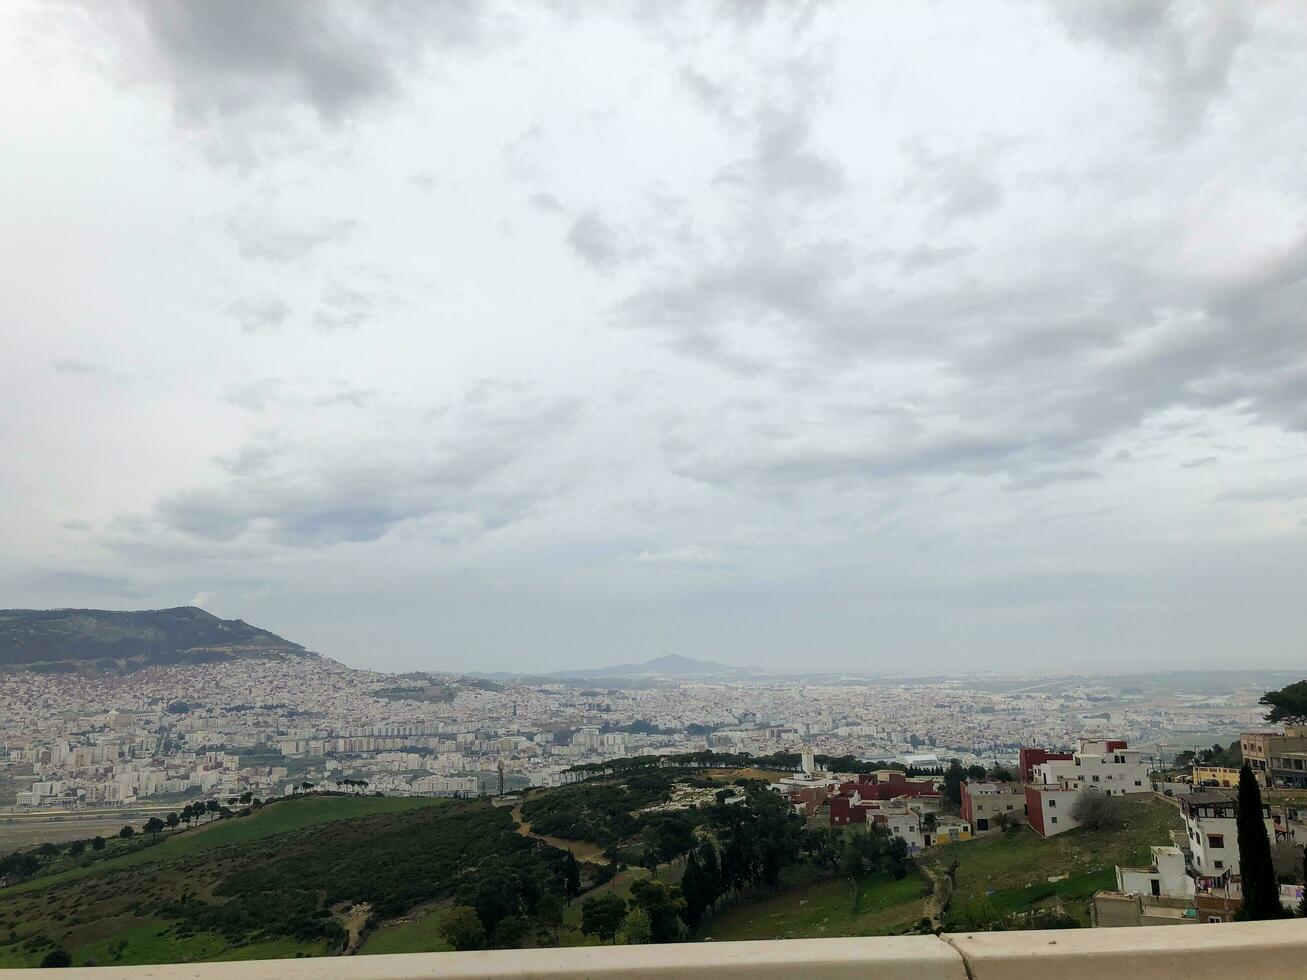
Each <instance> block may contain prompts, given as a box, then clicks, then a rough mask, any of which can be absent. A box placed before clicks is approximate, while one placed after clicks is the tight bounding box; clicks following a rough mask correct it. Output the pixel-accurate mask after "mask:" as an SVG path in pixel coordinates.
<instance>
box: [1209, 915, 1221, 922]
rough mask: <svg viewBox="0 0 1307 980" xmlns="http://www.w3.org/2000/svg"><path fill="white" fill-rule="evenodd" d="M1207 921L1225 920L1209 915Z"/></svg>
mask: <svg viewBox="0 0 1307 980" xmlns="http://www.w3.org/2000/svg"><path fill="white" fill-rule="evenodd" d="M1207 921H1208V922H1224V921H1225V920H1224V919H1222V918H1221V917H1220V916H1219V915H1209V916H1208V917H1207Z"/></svg>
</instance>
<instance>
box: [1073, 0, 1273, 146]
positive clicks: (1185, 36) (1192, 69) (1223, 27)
mask: <svg viewBox="0 0 1307 980" xmlns="http://www.w3.org/2000/svg"><path fill="white" fill-rule="evenodd" d="M1052 9H1053V10H1054V12H1055V14H1056V16H1057V17H1058V18H1059V19H1060V20H1061V21H1062V23H1063V24H1064V25H1065V27H1066V29H1067V31H1068V33H1069V34H1070V35H1071V36H1072V37H1073V38H1076V39H1078V40H1081V41H1088V42H1091V43H1097V44H1100V45H1103V46H1105V47H1107V48H1109V49H1111V50H1114V51H1120V52H1124V53H1126V54H1128V55H1130V56H1131V57H1132V58H1134V59H1135V62H1136V64H1137V69H1138V73H1139V76H1140V78H1141V81H1142V84H1143V85H1144V87H1145V88H1147V89H1148V90H1150V91H1151V92H1152V93H1153V94H1154V96H1155V97H1156V98H1157V100H1158V102H1159V105H1160V107H1161V111H1162V118H1161V129H1162V132H1163V134H1164V135H1165V136H1166V137H1167V138H1169V139H1184V138H1187V137H1189V136H1192V135H1194V134H1195V133H1196V132H1197V131H1198V130H1200V129H1201V128H1202V126H1203V124H1204V121H1205V119H1206V117H1207V114H1208V112H1209V110H1210V109H1211V107H1212V105H1213V104H1214V103H1215V102H1216V101H1217V100H1219V99H1220V97H1221V96H1222V95H1224V94H1225V93H1226V91H1227V90H1228V89H1229V84H1230V72H1231V69H1232V67H1233V65H1234V60H1235V57H1236V55H1237V54H1238V52H1239V49H1240V48H1241V47H1242V46H1243V44H1244V43H1245V41H1247V39H1248V37H1249V35H1250V33H1251V31H1252V26H1253V20H1254V18H1255V17H1256V15H1257V10H1258V5H1256V4H1245V3H1205V4H1190V3H1179V2H1176V0H1069V2H1065V3H1057V4H1054V5H1053V7H1052Z"/></svg>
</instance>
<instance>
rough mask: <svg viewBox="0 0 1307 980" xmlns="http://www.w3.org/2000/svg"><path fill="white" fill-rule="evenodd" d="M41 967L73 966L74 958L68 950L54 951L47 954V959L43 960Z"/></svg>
mask: <svg viewBox="0 0 1307 980" xmlns="http://www.w3.org/2000/svg"><path fill="white" fill-rule="evenodd" d="M41 965H42V966H44V967H52V966H53V967H61V966H72V965H73V957H72V954H70V953H69V952H68V950H66V949H63V948H59V949H52V950H50V952H48V953H46V954H45V959H43V960H41Z"/></svg>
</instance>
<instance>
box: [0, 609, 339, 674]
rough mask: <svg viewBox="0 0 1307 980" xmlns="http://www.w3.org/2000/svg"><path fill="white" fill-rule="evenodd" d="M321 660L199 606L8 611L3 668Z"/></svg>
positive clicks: (1, 647) (3, 613)
mask: <svg viewBox="0 0 1307 980" xmlns="http://www.w3.org/2000/svg"><path fill="white" fill-rule="evenodd" d="M288 656H301V657H302V656H314V654H310V653H309V652H308V651H307V650H305V649H304V647H302V646H300V645H299V644H298V643H292V642H291V641H290V640H286V639H283V638H282V637H280V636H278V635H277V634H275V633H270V632H268V631H267V630H262V629H259V628H257V627H255V626H251V625H249V624H248V623H245V622H242V621H241V620H239V619H219V618H218V617H217V616H214V615H212V614H210V613H207V612H205V611H204V610H203V609H197V608H196V607H194V606H179V607H177V608H175V609H150V610H142V611H138V612H116V611H111V610H105V609H0V667H8V668H18V667H27V668H30V669H38V670H44V671H74V670H78V669H84V668H99V669H108V670H123V669H127V670H131V669H134V668H137V667H142V666H147V665H150V664H178V663H207V662H213V661H220V660H223V659H227V658H232V657H265V658H267V657H274V658H282V657H288Z"/></svg>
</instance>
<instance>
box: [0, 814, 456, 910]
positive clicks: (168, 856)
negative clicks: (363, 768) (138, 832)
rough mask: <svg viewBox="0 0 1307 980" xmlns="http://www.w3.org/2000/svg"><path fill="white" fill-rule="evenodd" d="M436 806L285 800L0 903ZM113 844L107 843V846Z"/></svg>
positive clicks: (34, 884)
mask: <svg viewBox="0 0 1307 980" xmlns="http://www.w3.org/2000/svg"><path fill="white" fill-rule="evenodd" d="M439 802H440V801H439V800H435V799H429V798H426V797H416V796H305V797H300V798H291V799H288V800H283V801H280V802H278V803H273V804H271V805H269V806H266V807H264V808H263V809H261V810H258V811H257V812H255V813H254V814H252V815H251V816H248V817H235V818H231V819H228V820H218V821H214V822H212V823H208V824H201V825H199V826H198V827H194V828H192V829H191V830H185V831H181V832H179V833H176V834H173V835H171V836H169V837H167V838H166V839H165V840H164V841H163V842H162V843H160V844H158V845H156V846H154V847H149V848H145V849H144V850H138V851H134V852H133V853H131V854H127V855H124V856H123V857H118V858H108V859H106V860H103V861H96V862H95V863H93V864H91V865H89V866H88V867H85V868H82V867H74V868H71V869H70V870H68V871H61V872H59V873H57V874H52V875H46V876H45V877H41V878H35V879H33V880H32V881H28V882H24V883H23V884H21V885H14V886H13V887H12V888H7V889H5V891H4V892H3V893H2V894H0V897H6V896H9V895H18V894H21V893H22V892H26V891H35V890H37V889H41V888H46V887H48V886H50V885H54V884H58V883H60V882H64V881H71V880H73V879H74V878H83V877H86V876H87V875H93V874H99V873H100V872H103V871H114V870H118V869H121V868H130V867H135V866H136V865H141V864H151V863H154V862H157V861H169V860H172V859H173V858H178V857H184V856H186V855H190V854H198V853H200V852H203V851H209V850H213V849H214V848H218V847H224V846H226V845H228V844H240V843H245V842H248V841H253V840H259V839H261V838H264V837H273V836H275V835H277V834H284V833H289V832H290V831H292V830H303V829H304V828H306V827H314V826H317V825H318V824H323V823H328V822H330V821H333V820H348V819H350V818H351V817H366V816H372V815H374V814H378V813H395V812H397V811H400V810H411V809H414V808H416V807H420V806H431V805H434V804H437V803H439ZM112 843H113V842H111V844H112Z"/></svg>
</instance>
